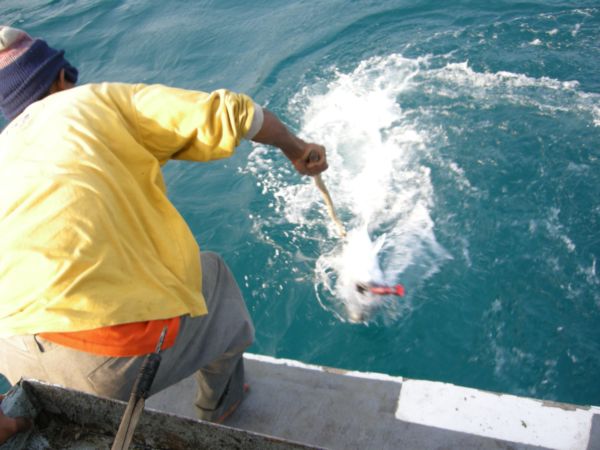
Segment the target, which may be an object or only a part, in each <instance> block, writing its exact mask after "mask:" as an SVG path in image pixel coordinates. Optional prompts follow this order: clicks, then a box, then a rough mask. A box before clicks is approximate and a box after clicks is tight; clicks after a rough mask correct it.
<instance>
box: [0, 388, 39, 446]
mask: <svg viewBox="0 0 600 450" xmlns="http://www.w3.org/2000/svg"><path fill="white" fill-rule="evenodd" d="M3 399H4V395H2V394H0V403H2V400H3ZM29 428H31V421H30V420H29V419H26V418H24V417H17V418H16V419H13V418H12V417H8V416H5V415H4V413H3V412H2V410H1V409H0V445H2V444H4V443H5V442H6V441H8V440H9V439H10V438H11V437H12V436H13V435H14V434H17V433H19V432H21V431H25V430H28V429H29Z"/></svg>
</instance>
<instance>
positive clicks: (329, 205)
mask: <svg viewBox="0 0 600 450" xmlns="http://www.w3.org/2000/svg"><path fill="white" fill-rule="evenodd" d="M313 178H314V180H315V184H316V185H317V188H318V189H319V191H321V194H323V200H325V205H327V212H328V213H329V217H331V220H333V223H335V225H336V226H337V229H338V232H339V233H340V236H341V237H346V228H344V224H343V223H342V222H341V221H340V219H339V218H338V216H337V214H336V213H335V208H334V207H333V201H332V200H331V195H329V191H328V190H327V186H325V183H324V182H323V178H321V174H319V175H315V176H314V177H313Z"/></svg>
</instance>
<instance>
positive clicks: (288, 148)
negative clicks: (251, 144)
mask: <svg viewBox="0 0 600 450" xmlns="http://www.w3.org/2000/svg"><path fill="white" fill-rule="evenodd" d="M263 112H264V122H263V126H262V128H261V129H260V131H259V132H258V133H257V134H256V136H254V138H253V139H252V140H253V141H255V142H259V143H261V144H267V145H273V146H275V147H279V148H280V149H281V151H282V152H283V154H284V155H285V156H286V157H287V158H288V159H289V160H290V161H291V163H292V164H293V165H294V167H295V168H296V170H297V171H298V172H299V173H301V174H302V175H318V174H320V173H321V172H323V171H324V170H326V169H327V167H328V166H327V157H326V154H325V147H323V146H322V145H319V144H314V143H310V142H305V141H303V140H302V139H300V138H299V137H298V136H296V135H294V134H292V133H291V132H290V131H289V130H288V129H287V127H286V126H285V125H284V124H283V123H282V122H281V121H280V120H279V119H278V118H277V117H276V116H275V115H274V114H272V113H271V112H269V111H267V110H266V109H264V110H263Z"/></svg>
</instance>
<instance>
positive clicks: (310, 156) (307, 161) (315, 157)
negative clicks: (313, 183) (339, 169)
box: [292, 144, 328, 176]
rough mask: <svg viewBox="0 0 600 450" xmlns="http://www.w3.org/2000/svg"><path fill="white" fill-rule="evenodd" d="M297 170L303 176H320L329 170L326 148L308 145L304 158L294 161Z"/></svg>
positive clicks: (305, 148)
mask: <svg viewBox="0 0 600 450" xmlns="http://www.w3.org/2000/svg"><path fill="white" fill-rule="evenodd" d="M292 164H293V165H294V167H295V168H296V170H297V171H298V172H299V173H301V174H302V175H311V176H314V175H318V174H320V173H321V172H323V171H324V170H327V167H328V165H327V155H326V153H325V147H323V146H322V145H319V144H306V145H305V147H304V154H303V155H302V157H300V158H298V159H295V160H292Z"/></svg>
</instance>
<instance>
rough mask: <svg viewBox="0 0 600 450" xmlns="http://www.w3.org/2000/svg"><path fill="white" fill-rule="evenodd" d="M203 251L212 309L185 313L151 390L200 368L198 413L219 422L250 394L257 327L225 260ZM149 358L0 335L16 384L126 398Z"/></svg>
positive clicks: (1, 352)
mask: <svg viewBox="0 0 600 450" xmlns="http://www.w3.org/2000/svg"><path fill="white" fill-rule="evenodd" d="M201 258H202V292H203V294H204V297H205V299H206V303H207V307H208V315H206V316H202V317H195V318H191V317H189V316H184V317H182V318H181V324H180V330H179V335H178V336H177V341H176V342H175V345H174V346H173V347H171V348H168V349H167V350H165V351H164V352H162V354H161V356H162V362H161V365H160V368H159V369H158V373H157V374H156V378H155V379H154V383H153V384H152V390H151V395H152V394H154V393H156V392H159V391H161V390H162V389H165V388H167V387H169V386H171V385H173V384H175V383H177V382H178V381H181V380H183V379H184V378H187V377H189V376H190V375H192V374H194V373H195V377H196V381H197V383H198V392H197V395H196V399H195V402H194V404H195V406H196V411H197V414H198V417H199V418H200V419H203V420H209V421H214V420H216V419H218V418H219V417H220V416H221V415H222V414H223V413H224V412H225V411H227V410H228V409H229V408H230V407H231V406H232V405H233V404H235V403H236V402H238V401H240V400H241V398H242V395H243V381H244V365H243V364H244V363H243V358H242V354H243V352H244V350H245V349H246V348H248V347H249V346H250V345H251V344H252V342H253V340H254V327H253V325H252V321H251V319H250V316H249V314H248V310H247V309H246V305H245V303H244V299H243V298H242V294H241V292H240V289H239V287H238V285H237V283H236V282H235V279H234V278H233V275H232V274H231V272H230V271H229V269H228V268H227V266H226V265H225V263H224V262H223V260H222V259H221V258H220V257H219V256H218V255H216V254H215V253H210V252H202V254H201ZM144 358H145V356H135V357H108V356H99V355H94V354H91V353H86V352H82V351H78V350H73V349H70V348H67V347H63V346H61V345H58V344H54V343H52V342H50V341H47V340H45V339H43V338H40V337H39V336H17V337H11V338H7V339H0V373H3V374H4V375H6V377H7V378H8V379H9V381H10V382H11V383H13V384H15V383H16V382H18V381H19V379H20V378H25V377H26V378H34V379H38V380H43V381H48V382H50V383H55V384H60V385H63V386H66V387H69V388H72V389H77V390H80V391H84V392H89V393H92V394H96V395H100V396H103V397H109V398H115V399H119V400H124V401H127V400H128V399H129V395H130V393H131V389H132V387H133V383H134V381H135V379H136V377H137V374H138V371H139V368H140V366H141V364H142V362H143V360H144Z"/></svg>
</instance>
